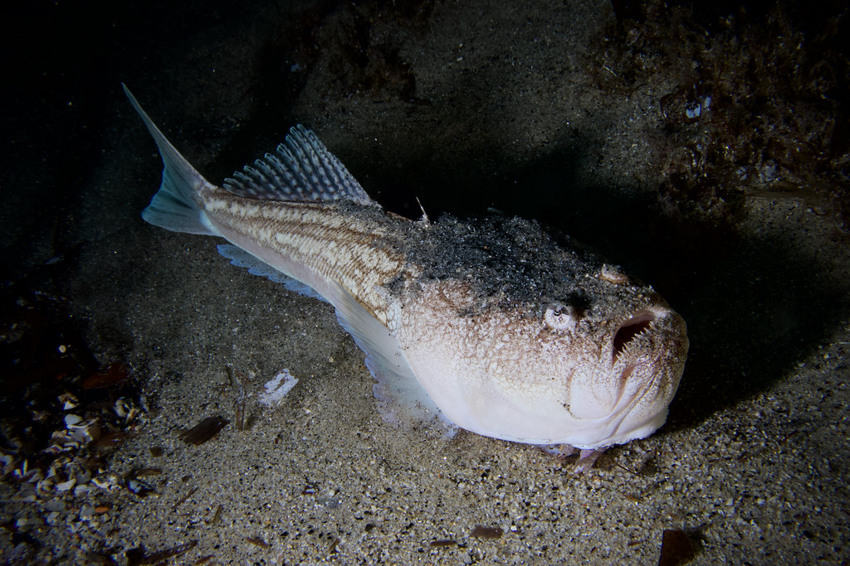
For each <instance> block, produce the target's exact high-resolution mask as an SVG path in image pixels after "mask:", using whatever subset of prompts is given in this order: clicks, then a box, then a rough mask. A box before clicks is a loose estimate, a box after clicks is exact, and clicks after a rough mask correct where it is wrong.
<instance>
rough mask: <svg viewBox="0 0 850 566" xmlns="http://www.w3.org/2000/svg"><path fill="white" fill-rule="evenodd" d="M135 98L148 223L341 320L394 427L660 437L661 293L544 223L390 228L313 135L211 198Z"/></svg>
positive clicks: (668, 379)
mask: <svg viewBox="0 0 850 566" xmlns="http://www.w3.org/2000/svg"><path fill="white" fill-rule="evenodd" d="M124 90H125V92H126V93H127V96H128V97H129V99H130V102H131V103H132V104H133V107H134V108H135V109H136V111H137V112H138V113H139V115H140V116H141V117H142V119H143V120H144V122H145V126H147V129H148V130H149V131H150V133H151V134H152V135H153V137H154V139H155V140H156V143H157V146H158V147H159V152H160V154H161V155H162V159H163V162H164V165H165V168H164V171H163V176H162V185H161V186H160V188H159V191H158V192H157V193H156V194H155V195H154V197H153V199H152V200H151V203H150V205H149V206H148V207H147V208H146V209H145V210H144V212H143V213H142V217H143V218H144V219H145V220H146V221H147V222H149V223H151V224H153V225H155V226H160V227H162V228H165V229H167V230H173V231H177V232H189V233H192V234H207V235H211V236H218V237H221V238H224V239H225V240H227V241H228V242H229V245H225V246H220V247H219V248H220V251H221V253H222V254H223V255H225V256H227V257H228V258H230V259H231V260H232V261H233V263H235V264H237V265H241V266H246V267H249V268H250V270H251V271H252V272H253V273H260V274H265V275H268V276H270V277H272V278H273V279H276V280H282V281H288V282H289V286H290V287H291V286H292V284H293V283H294V282H293V281H292V280H295V281H297V282H300V283H301V284H302V290H305V291H308V292H311V293H313V294H315V295H318V296H319V297H320V298H324V299H325V300H326V301H327V302H329V303H330V304H331V305H333V306H334V308H335V309H336V313H337V317H338V319H339V321H340V323H341V324H342V326H343V327H344V328H345V329H346V330H347V331H348V332H349V333H350V334H351V335H352V336H353V337H354V340H355V341H356V343H357V345H358V346H359V347H360V348H361V349H362V350H363V351H364V352H365V353H366V365H367V367H368V368H369V370H370V371H371V373H372V375H373V376H374V377H375V379H376V380H377V384H376V385H375V394H376V396H377V398H378V400H379V407H380V408H381V410H382V412H383V414H384V416H385V417H386V418H388V419H389V420H394V421H405V420H410V419H413V420H421V419H427V418H429V416H430V417H432V418H433V417H437V419H439V420H440V421H442V422H443V423H445V424H446V426H449V427H460V428H463V429H465V430H468V431H472V432H474V433H477V434H481V435H484V436H489V437H493V438H500V439H504V440H509V441H514V442H522V443H528V444H539V445H553V444H563V445H569V446H571V447H575V448H580V449H584V450H591V449H601V448H604V447H607V446H610V445H613V444H621V443H624V442H627V441H630V440H633V439H636V438H644V437H646V436H648V435H649V434H651V433H653V432H654V431H655V430H656V429H658V428H659V427H660V426H661V425H662V424H663V423H664V421H665V419H666V417H667V410H668V405H669V404H670V401H671V400H672V399H673V396H674V395H675V393H676V388H677V387H678V385H679V380H680V378H681V375H682V371H683V368H684V364H685V357H686V355H687V351H688V338H687V335H686V329H685V322H684V321H683V320H682V317H680V316H679V315H678V314H676V313H675V312H674V311H673V310H671V309H670V307H669V306H668V305H667V303H666V302H665V301H664V300H663V299H662V298H661V297H660V296H659V295H658V293H656V292H655V291H654V290H653V289H652V287H649V286H647V285H645V284H643V283H640V282H638V281H636V280H634V279H632V278H630V277H628V276H627V275H625V274H624V273H623V272H622V271H621V270H620V269H619V268H617V267H615V266H613V265H609V264H607V263H605V262H604V261H603V260H602V259H600V258H599V257H597V256H595V255H593V254H591V253H589V252H587V251H586V250H585V249H584V248H582V247H580V246H578V245H576V244H574V243H572V242H571V241H570V240H569V239H567V238H565V237H560V241H559V237H556V236H553V235H550V234H549V233H548V232H547V231H545V230H543V229H542V228H541V227H540V226H539V225H538V224H536V223H534V222H529V221H526V220H522V219H518V218H507V217H504V216H500V215H494V216H492V217H490V218H487V219H484V220H477V221H476V220H471V221H460V220H457V219H455V218H453V217H449V216H446V217H445V218H441V219H440V220H438V221H436V222H433V223H432V222H430V221H429V220H428V218H427V216H425V215H424V213H423V217H422V219H421V220H419V221H413V220H409V219H407V218H404V217H401V216H398V215H396V214H393V213H391V212H387V211H385V210H383V208H381V206H380V205H379V204H378V203H376V202H375V201H374V200H372V199H371V198H370V197H369V195H368V194H367V193H366V192H365V191H364V190H363V188H362V187H361V186H360V184H359V183H358V182H357V181H356V180H355V179H354V177H352V176H351V174H350V173H349V172H348V170H346V168H345V167H344V166H343V165H342V163H340V161H339V160H337V159H336V157H334V156H333V155H332V154H331V153H330V152H329V151H328V149H327V148H326V147H325V146H324V145H323V144H322V143H321V142H320V141H319V139H318V138H317V137H316V135H315V134H314V133H313V132H312V131H310V130H307V129H305V128H304V127H303V126H300V125H299V126H295V127H294V128H292V129H291V131H290V134H289V135H288V136H287V138H286V140H285V141H284V143H283V144H281V145H280V146H278V148H277V150H276V151H275V152H274V153H267V154H266V155H265V157H263V158H262V159H259V160H257V161H255V162H254V164H253V166H246V167H245V168H244V169H243V170H242V171H240V172H237V173H235V174H234V176H233V178H230V179H225V180H224V182H223V186H222V187H218V186H215V185H213V184H211V183H210V182H208V181H207V180H206V179H204V178H203V177H202V176H201V174H200V173H198V172H197V171H196V170H195V169H194V168H193V167H192V166H191V165H190V164H189V163H188V162H187V161H186V160H185V159H184V158H183V157H182V156H181V155H180V153H178V151H177V150H176V149H175V148H174V146H172V145H171V144H170V143H169V142H168V140H166V139H165V136H163V134H162V132H160V130H159V129H158V128H157V127H156V126H155V125H154V123H153V122H152V121H151V119H150V118H149V117H148V115H147V114H146V113H145V112H144V110H142V108H141V106H139V103H138V102H137V101H136V99H135V98H134V97H133V95H132V94H130V92H129V91H128V90H127V88H126V87H124ZM455 430H456V429H455Z"/></svg>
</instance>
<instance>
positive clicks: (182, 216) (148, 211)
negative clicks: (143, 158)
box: [121, 83, 215, 234]
mask: <svg viewBox="0 0 850 566" xmlns="http://www.w3.org/2000/svg"><path fill="white" fill-rule="evenodd" d="M121 86H122V87H123V88H124V93H125V94H126V95H127V98H129V99H130V104H132V105H133V108H135V109H136V112H138V113H139V116H141V117H142V120H144V122H145V126H146V127H147V129H148V131H149V132H150V133H151V135H152V136H153V139H154V140H155V141H156V145H157V147H159V154H160V155H161V156H162V162H163V164H164V165H165V168H164V169H163V170H162V185H160V187H159V191H158V192H157V193H156V194H155V195H154V196H153V199H151V203H150V204H149V205H148V207H147V208H145V209H144V210H143V211H142V218H143V219H144V220H145V221H146V222H148V223H150V224H153V225H154V226H159V227H160V228H165V229H166V230H171V231H173V232H188V233H190V234H214V233H215V232H213V230H212V228H211V227H210V226H209V223H208V222H207V220H206V215H205V214H204V211H203V210H201V207H200V205H199V204H198V202H197V200H196V194H197V190H198V189H199V188H200V187H202V186H204V185H209V184H210V183H209V182H208V181H207V180H206V179H204V178H203V177H202V176H201V174H200V173H198V172H197V171H196V170H195V168H194V167H192V166H191V165H189V162H188V161H186V159H185V158H184V157H183V156H182V155H180V152H178V151H177V150H176V149H174V146H173V145H171V143H170V142H169V141H168V140H167V139H165V136H164V135H162V132H160V131H159V128H157V127H156V125H155V124H154V123H153V121H152V120H151V119H150V117H149V116H148V115H147V113H146V112H145V111H144V110H142V107H141V105H139V101H138V100H136V97H134V96H133V95H132V93H131V92H130V90H129V89H128V88H127V85H125V84H124V83H121Z"/></svg>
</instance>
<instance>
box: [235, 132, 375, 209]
mask: <svg viewBox="0 0 850 566" xmlns="http://www.w3.org/2000/svg"><path fill="white" fill-rule="evenodd" d="M223 185H224V188H225V189H227V190H228V191H229V192H231V193H233V194H235V195H237V196H240V197H245V198H256V199H267V200H281V201H293V202H326V201H335V200H349V201H352V202H354V203H357V204H362V205H369V206H378V204H377V203H376V202H375V201H373V200H372V199H371V198H370V197H369V195H368V194H366V191H364V190H363V187H361V186H360V183H358V182H357V180H356V179H355V178H354V177H353V176H352V175H351V173H349V172H348V169H346V168H345V165H343V164H342V163H341V162H340V160H339V159H337V158H336V157H334V155H333V154H332V153H331V152H330V151H328V148H326V147H325V144H323V143H322V142H321V141H319V138H318V137H316V134H314V133H313V132H312V131H310V130H308V129H307V128H305V127H304V126H302V125H301V124H298V125H297V126H295V127H293V128H292V129H291V130H289V135H288V136H286V140H285V141H284V142H283V143H282V144H280V145H279V146H277V149H276V150H275V152H274V154H272V153H267V154H266V155H265V157H264V158H263V159H258V160H256V161H255V162H254V166H251V165H246V166H245V168H244V169H242V171H238V172H236V173H234V174H233V177H232V178H228V179H225V180H224V184H223Z"/></svg>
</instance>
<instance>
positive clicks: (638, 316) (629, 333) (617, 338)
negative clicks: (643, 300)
mask: <svg viewBox="0 0 850 566" xmlns="http://www.w3.org/2000/svg"><path fill="white" fill-rule="evenodd" d="M663 316H664V313H663V312H658V311H657V310H653V309H642V310H639V311H637V312H636V313H634V314H633V315H632V316H631V317H630V318H629V319H627V320H625V321H623V322H622V323H620V327H619V328H618V329H617V331H616V332H615V333H614V338H613V340H612V346H613V347H612V350H611V352H612V363H617V360H618V358H619V357H620V355H621V354H623V353H625V352H628V350H629V345H630V343H631V342H632V340H633V339H634V338H637V337H638V336H640V335H641V334H643V333H644V332H645V331H647V330H649V329H650V328H652V327H653V326H654V323H655V322H656V321H657V320H659V319H661V318H663Z"/></svg>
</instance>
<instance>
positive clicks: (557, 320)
mask: <svg viewBox="0 0 850 566" xmlns="http://www.w3.org/2000/svg"><path fill="white" fill-rule="evenodd" d="M543 320H544V321H545V322H546V326H548V327H549V328H551V329H553V330H570V329H572V328H575V325H576V322H577V321H578V317H576V313H575V309H573V308H572V307H569V306H567V305H565V304H563V303H552V304H551V305H549V306H548V307H547V308H546V313H545V314H544V315H543Z"/></svg>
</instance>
